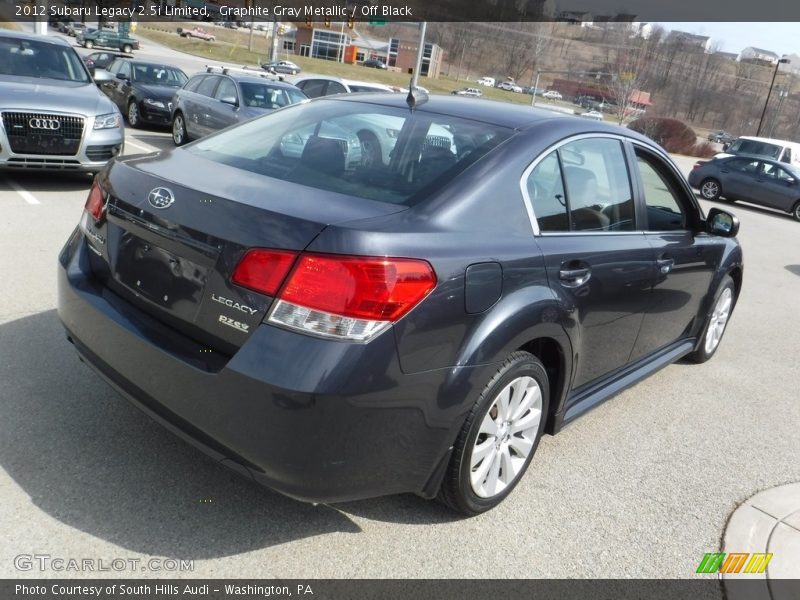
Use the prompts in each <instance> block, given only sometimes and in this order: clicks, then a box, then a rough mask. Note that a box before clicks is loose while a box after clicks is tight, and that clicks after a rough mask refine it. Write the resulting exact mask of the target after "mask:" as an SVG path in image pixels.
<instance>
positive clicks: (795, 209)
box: [792, 200, 800, 221]
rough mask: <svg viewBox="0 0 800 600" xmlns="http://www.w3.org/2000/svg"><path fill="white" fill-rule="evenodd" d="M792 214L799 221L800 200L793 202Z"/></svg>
mask: <svg viewBox="0 0 800 600" xmlns="http://www.w3.org/2000/svg"><path fill="white" fill-rule="evenodd" d="M792 216H793V217H794V218H795V219H796V220H798V221H800V200H798V201H797V202H795V203H794V207H792Z"/></svg>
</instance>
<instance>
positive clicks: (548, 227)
mask: <svg viewBox="0 0 800 600" xmlns="http://www.w3.org/2000/svg"><path fill="white" fill-rule="evenodd" d="M527 186H528V194H529V196H530V198H531V201H532V203H533V209H534V213H535V215H536V218H537V221H538V223H539V229H540V231H544V232H556V231H633V230H634V229H635V222H634V209H633V193H632V191H631V189H632V188H631V182H630V177H629V175H628V168H627V163H626V161H625V154H624V150H623V146H622V142H620V141H619V140H614V139H610V138H587V139H582V140H576V141H574V142H570V143H568V144H565V145H563V146H562V147H561V148H559V149H558V150H557V151H555V152H553V153H552V154H550V155H548V156H547V157H545V158H544V159H543V160H542V161H541V162H540V163H539V164H538V165H537V166H536V167H535V168H534V169H533V171H532V172H531V174H530V176H529V177H528V182H527Z"/></svg>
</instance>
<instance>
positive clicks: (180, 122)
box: [172, 112, 189, 146]
mask: <svg viewBox="0 0 800 600" xmlns="http://www.w3.org/2000/svg"><path fill="white" fill-rule="evenodd" d="M172 141H173V142H174V143H175V145H176V146H183V145H184V144H185V143H186V142H188V141H189V134H188V133H187V132H186V121H185V119H184V118H183V113H180V112H179V113H175V117H174V118H173V119H172Z"/></svg>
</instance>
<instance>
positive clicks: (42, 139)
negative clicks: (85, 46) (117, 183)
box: [0, 31, 124, 172]
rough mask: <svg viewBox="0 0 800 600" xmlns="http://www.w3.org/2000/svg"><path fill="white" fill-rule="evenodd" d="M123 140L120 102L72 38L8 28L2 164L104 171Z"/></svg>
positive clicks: (0, 71) (3, 43)
mask: <svg viewBox="0 0 800 600" xmlns="http://www.w3.org/2000/svg"><path fill="white" fill-rule="evenodd" d="M123 143H124V130H123V128H122V117H121V115H120V112H119V110H117V108H116V106H114V104H113V103H112V102H111V101H110V100H109V99H108V98H106V97H105V96H104V95H103V94H101V93H100V91H99V90H98V89H97V87H96V86H95V84H94V81H92V78H91V76H90V74H89V71H88V70H87V68H86V66H85V65H84V63H83V61H82V60H81V59H80V57H78V55H77V54H76V53H75V51H74V50H73V49H72V48H71V47H70V46H69V44H67V43H66V42H65V41H63V40H60V39H52V38H45V37H42V36H34V35H27V34H24V33H17V32H11V31H0V169H47V170H72V171H88V172H96V171H99V170H100V169H102V168H103V167H104V166H105V164H106V163H107V162H108V161H109V160H110V159H111V158H113V157H114V156H117V155H118V154H120V153H121V152H122V147H123Z"/></svg>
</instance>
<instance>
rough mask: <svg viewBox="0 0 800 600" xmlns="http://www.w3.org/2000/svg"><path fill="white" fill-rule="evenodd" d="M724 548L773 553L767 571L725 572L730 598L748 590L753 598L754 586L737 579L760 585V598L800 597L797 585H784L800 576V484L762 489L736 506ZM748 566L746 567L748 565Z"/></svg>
mask: <svg viewBox="0 0 800 600" xmlns="http://www.w3.org/2000/svg"><path fill="white" fill-rule="evenodd" d="M722 551H723V552H725V553H726V554H729V553H744V552H748V553H766V554H767V555H769V554H771V555H772V556H771V558H768V561H769V562H768V563H767V567H766V570H765V571H764V573H761V574H758V573H744V572H743V571H744V569H742V570H741V571H740V572H739V573H723V574H722V579H723V583H724V584H725V589H726V591H727V595H728V598H729V600H737V599H738V598H739V597H741V596H742V593H741V592H743V591H744V590H745V589H746V590H747V594H748V597H752V596H751V595H750V594H752V593H753V591H754V588H753V587H751V586H747V587H746V588H745V587H742V586H737V585H736V584H735V583H734V582H736V581H739V580H742V579H749V580H751V581H752V582H753V584H755V582H757V581H761V582H762V583H763V586H760V585H759V586H758V588H760V589H759V593H758V597H759V598H771V599H772V600H784V599H788V598H792V599H793V600H796V599H797V596H796V595H795V594H796V593H797V587H796V586H789V585H784V584H788V582H786V581H784V580H788V579H795V580H797V579H800V483H791V484H787V485H782V486H778V487H774V488H770V489H768V490H764V491H762V492H759V493H758V494H756V495H755V496H753V497H751V498H750V499H749V500H746V501H745V502H744V503H743V504H742V505H740V506H739V508H737V509H736V510H735V511H734V512H733V514H731V517H730V519H729V521H728V525H727V527H726V529H725V535H724V537H723V543H722ZM745 568H746V567H745Z"/></svg>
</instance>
